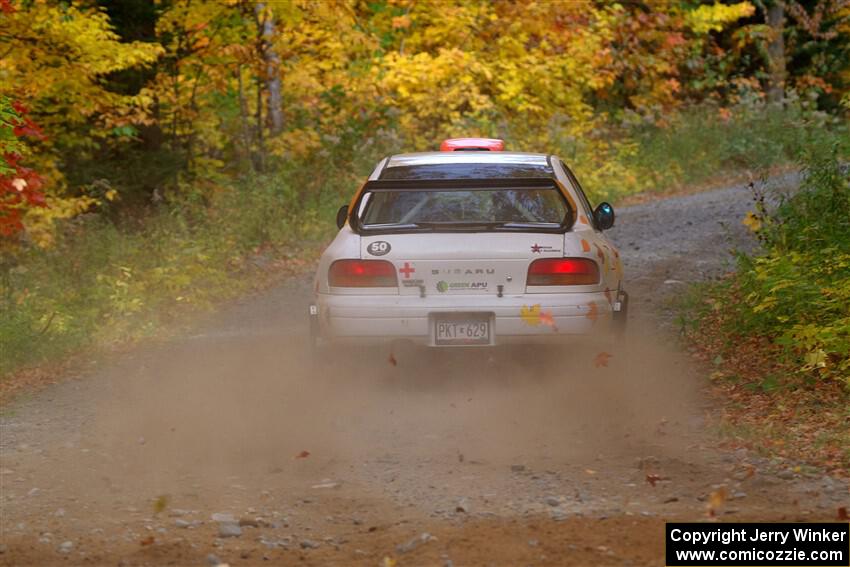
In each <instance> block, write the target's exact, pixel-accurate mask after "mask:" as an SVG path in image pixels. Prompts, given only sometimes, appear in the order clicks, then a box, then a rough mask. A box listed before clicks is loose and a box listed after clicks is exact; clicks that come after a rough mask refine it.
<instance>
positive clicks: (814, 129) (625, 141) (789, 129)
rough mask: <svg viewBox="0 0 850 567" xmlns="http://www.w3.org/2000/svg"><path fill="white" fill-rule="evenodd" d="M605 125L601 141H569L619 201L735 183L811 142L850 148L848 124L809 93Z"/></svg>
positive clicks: (587, 178)
mask: <svg viewBox="0 0 850 567" xmlns="http://www.w3.org/2000/svg"><path fill="white" fill-rule="evenodd" d="M632 122H633V123H631V124H629V123H627V124H623V125H620V126H619V127H617V128H612V129H610V130H605V131H603V132H601V134H600V135H601V136H604V137H605V138H606V139H610V140H617V142H612V143H608V144H602V145H601V146H598V145H597V146H593V145H592V143H591V142H587V143H585V144H584V145H583V144H582V143H576V142H575V141H573V140H565V141H564V142H562V144H561V148H560V150H561V151H562V155H563V157H564V158H565V159H568V157H569V156H571V155H574V156H575V157H574V159H573V162H572V163H573V165H574V166H575V167H574V170H575V171H576V174H577V176H578V177H579V180H580V181H582V183H583V184H584V185H585V189H586V190H588V192H589V193H590V194H591V196H592V198H594V199H595V200H597V201H598V200H605V199H607V200H610V201H612V202H615V203H616V202H617V201H619V200H622V199H624V198H627V197H630V196H634V195H641V194H652V193H665V192H680V191H682V190H688V189H689V188H693V187H695V186H703V187H706V186H717V185H729V184H731V183H732V182H733V180H734V179H735V178H736V177H737V178H740V177H741V176H751V177H753V176H756V175H757V174H758V173H760V172H764V171H769V170H774V171H776V170H779V169H782V168H784V167H787V166H789V165H791V164H794V163H795V162H796V161H797V160H798V157H799V156H800V155H801V154H802V153H804V152H805V151H807V149H809V148H822V147H827V146H830V145H831V144H835V143H838V144H839V145H840V146H841V147H842V148H843V149H844V150H845V151H847V152H850V134H848V125H847V124H846V122H843V121H842V120H841V118H839V117H836V116H833V115H830V114H827V113H824V112H822V111H819V110H816V108H815V106H814V103H813V102H812V101H808V100H800V99H797V98H789V99H788V100H787V101H786V102H785V103H784V104H783V105H782V106H778V105H771V104H768V103H766V102H764V101H762V100H760V99H757V98H745V99H743V100H742V101H741V102H740V103H739V104H737V105H736V106H734V107H730V108H720V107H717V106H716V105H713V104H710V103H705V104H702V105H700V106H696V107H691V108H689V109H688V110H687V111H684V112H679V113H676V114H672V115H669V116H665V117H664V118H663V119H660V120H659V121H656V122H651V123H647V122H646V121H645V120H640V121H638V120H637V119H633V120H632Z"/></svg>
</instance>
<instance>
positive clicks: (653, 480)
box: [646, 474, 662, 486]
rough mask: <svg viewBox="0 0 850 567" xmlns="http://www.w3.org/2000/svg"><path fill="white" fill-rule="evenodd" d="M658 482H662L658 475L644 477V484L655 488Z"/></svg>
mask: <svg viewBox="0 0 850 567" xmlns="http://www.w3.org/2000/svg"><path fill="white" fill-rule="evenodd" d="M659 480H662V479H661V476H660V475H657V474H648V475H646V482H648V483H649V484H651V485H652V486H655V483H656V482H658V481H659Z"/></svg>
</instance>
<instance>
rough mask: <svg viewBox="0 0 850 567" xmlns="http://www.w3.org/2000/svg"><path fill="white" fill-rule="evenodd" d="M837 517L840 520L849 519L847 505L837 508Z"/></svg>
mask: <svg viewBox="0 0 850 567" xmlns="http://www.w3.org/2000/svg"><path fill="white" fill-rule="evenodd" d="M838 519H839V520H840V521H842V522H846V521H847V520H850V515H848V514H847V506H841V507H840V508H839V509H838Z"/></svg>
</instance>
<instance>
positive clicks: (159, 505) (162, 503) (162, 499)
mask: <svg viewBox="0 0 850 567" xmlns="http://www.w3.org/2000/svg"><path fill="white" fill-rule="evenodd" d="M167 506H168V496H166V495H165V494H163V495H162V496H158V497H157V499H156V500H154V503H153V513H154V514H159V513H160V512H162V511H163V510H165V508H166V507H167Z"/></svg>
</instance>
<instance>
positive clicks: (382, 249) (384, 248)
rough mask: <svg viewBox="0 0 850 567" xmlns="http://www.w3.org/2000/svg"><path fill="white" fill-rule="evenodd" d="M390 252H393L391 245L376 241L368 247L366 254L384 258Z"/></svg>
mask: <svg viewBox="0 0 850 567" xmlns="http://www.w3.org/2000/svg"><path fill="white" fill-rule="evenodd" d="M390 250H392V246H390V243H389V242H384V241H383V240H376V241H375V242H372V243H370V244H369V246H367V247H366V252H368V253H369V254H371V255H372V256H383V255H384V254H387V253H389V251H390Z"/></svg>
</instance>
